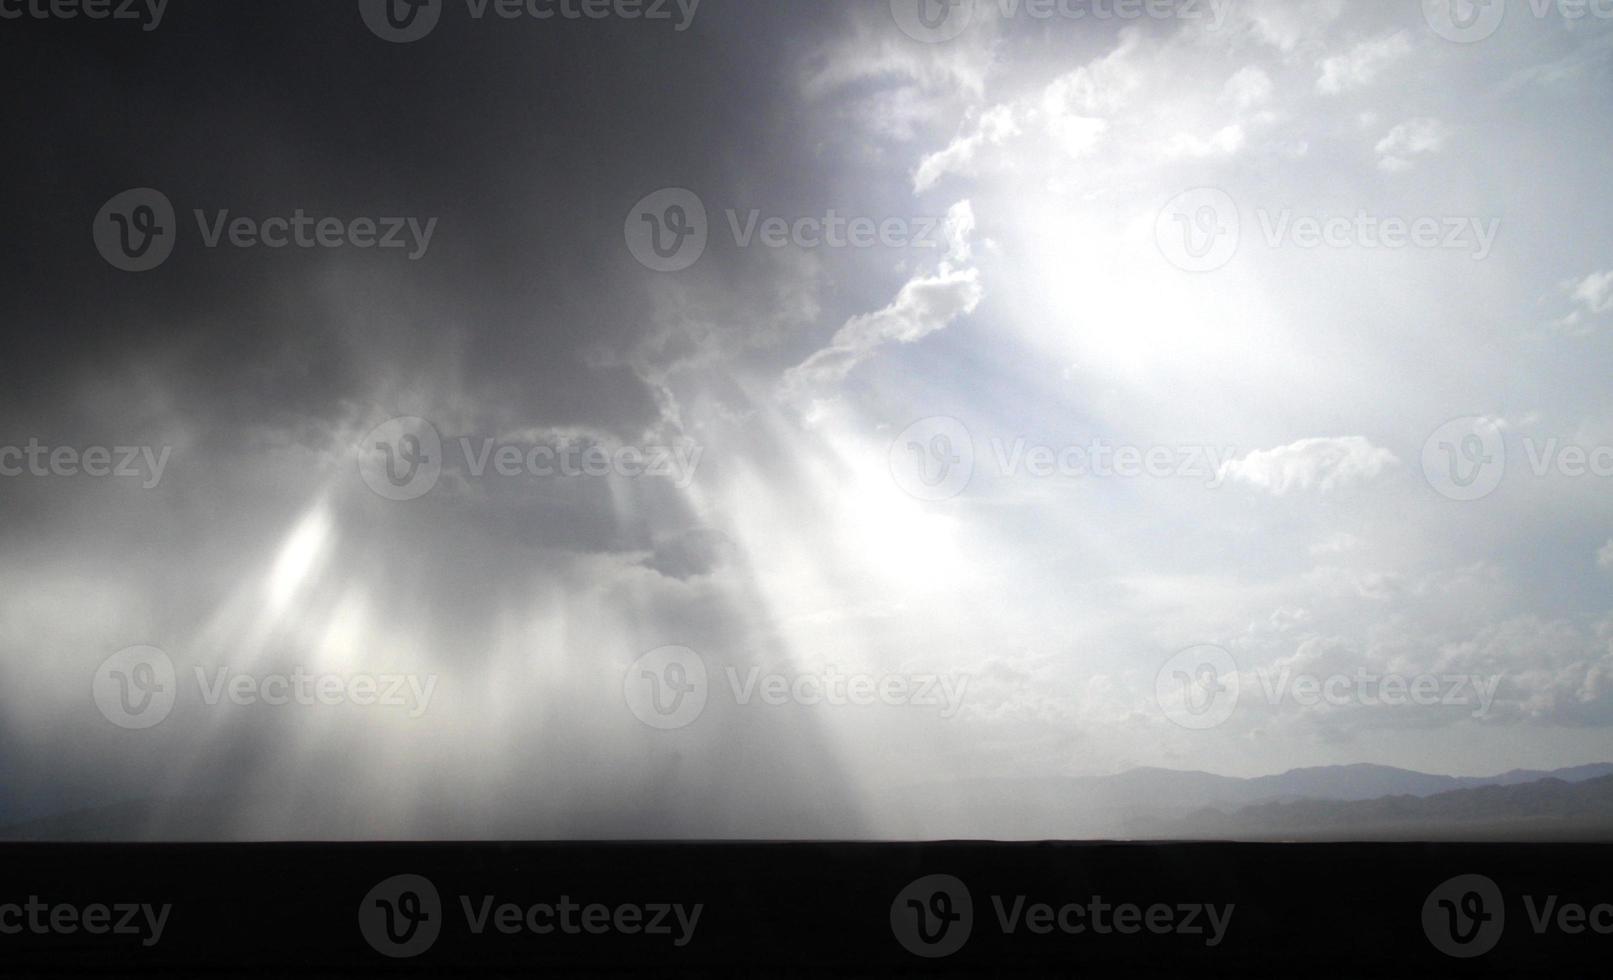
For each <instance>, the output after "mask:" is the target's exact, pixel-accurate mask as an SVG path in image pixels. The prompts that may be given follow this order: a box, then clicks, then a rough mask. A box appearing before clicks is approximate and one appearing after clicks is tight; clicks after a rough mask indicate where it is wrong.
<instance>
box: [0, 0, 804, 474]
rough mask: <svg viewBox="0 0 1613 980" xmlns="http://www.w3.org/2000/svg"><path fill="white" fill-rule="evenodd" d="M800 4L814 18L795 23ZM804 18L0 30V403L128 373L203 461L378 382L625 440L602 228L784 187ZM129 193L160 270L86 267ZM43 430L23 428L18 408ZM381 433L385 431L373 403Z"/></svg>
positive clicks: (633, 392)
mask: <svg viewBox="0 0 1613 980" xmlns="http://www.w3.org/2000/svg"><path fill="white" fill-rule="evenodd" d="M808 8H811V9H808ZM822 19H823V18H822V16H821V12H820V11H818V10H817V8H816V6H815V5H806V4H800V5H796V4H754V3H745V2H736V0H728V2H724V0H707V2H705V3H704V4H702V5H701V7H700V8H699V12H698V16H697V18H696V19H695V20H694V21H693V23H692V25H691V26H690V28H689V29H688V30H685V31H683V32H676V31H675V29H674V25H673V24H671V23H668V22H647V21H627V20H605V21H568V20H555V21H535V20H530V19H521V20H514V21H504V20H499V19H497V18H493V17H488V18H486V19H483V20H474V19H472V18H470V17H469V16H467V15H466V14H465V11H464V9H462V5H460V4H450V5H449V9H448V10H447V12H446V13H445V14H444V17H443V19H442V21H441V23H440V25H439V26H438V28H437V29H436V30H435V31H434V32H433V33H432V35H431V36H429V37H428V38H426V39H424V40H422V41H420V42H418V43H414V44H406V45H395V44H390V43H386V42H384V41H382V40H380V39H378V38H377V37H376V36H374V35H373V34H371V33H370V32H369V31H368V30H367V29H366V28H365V27H364V25H363V23H362V22H361V19H360V17H359V14H358V11H357V9H356V7H355V5H354V4H353V3H349V2H323V0H303V2H293V3H256V2H243V0H232V2H189V3H187V2H175V3H173V4H172V5H171V6H170V8H169V10H168V11H167V13H166V17H165V19H164V21H163V23H162V25H161V27H160V29H158V30H155V31H152V32H149V33H140V32H138V31H137V30H134V29H133V28H130V27H129V25H121V24H118V23H115V22H93V23H92V22H88V21H83V20H78V21H66V22H63V21H48V20H47V21H31V20H30V21H18V22H7V23H6V24H5V25H4V30H3V31H0V51H3V55H0V65H3V66H4V67H3V68H0V77H4V79H5V81H6V87H7V91H8V92H9V93H10V95H9V96H8V99H7V101H8V103H9V105H8V111H7V115H6V123H5V128H6V130H7V143H8V144H9V145H10V146H12V147H13V148H14V150H13V152H12V153H11V154H9V159H8V163H7V180H6V181H5V182H4V185H3V187H0V194H3V195H4V196H5V197H6V206H5V211H6V213H7V214H8V215H11V216H12V217H11V218H10V219H9V220H10V221H11V223H12V225H11V228H10V230H9V233H8V234H7V235H6V236H5V241H4V244H3V245H0V250H3V251H0V262H3V263H4V265H5V267H6V268H7V270H8V278H11V277H15V281H17V282H22V283H27V284H28V287H29V288H27V289H11V290H6V291H5V294H4V295H3V296H0V304H3V305H0V319H3V320H4V322H5V323H6V324H7V325H8V328H9V331H10V333H11V351H12V355H13V359H14V363H16V364H18V365H19V366H20V367H21V370H19V371H17V372H16V374H15V376H14V377H13V378H12V379H10V380H11V383H10V384H8V386H7V390H6V395H5V396H4V400H5V403H6V404H5V407H6V408H7V409H8V414H9V415H10V416H11V417H12V418H13V419H17V418H19V417H21V418H31V419H32V420H33V421H32V422H31V424H32V425H33V426H34V427H36V428H37V427H38V426H40V425H48V424H50V423H51V422H57V423H58V424H60V423H64V422H66V421H67V419H66V418H64V416H63V413H64V412H70V411H72V409H71V407H70V406H65V405H63V403H62V399H61V398H60V392H61V386H62V385H63V384H64V383H66V382H67V381H69V380H70V379H81V378H83V377H84V376H86V375H93V374H97V373H99V374H111V375H117V374H118V373H120V372H129V371H130V370H131V369H132V367H133V366H134V365H146V366H149V367H150V369H151V370H154V371H155V372H156V374H157V378H158V382H159V383H160V384H162V385H163V386H164V387H165V390H166V392H167V393H168V395H169V396H170V397H171V398H172V399H173V400H174V402H175V407H176V408H177V409H178V410H179V411H180V412H182V413H185V414H188V415H191V416H192V417H195V418H198V419H203V420H205V422H206V428H207V430H208V436H207V438H208V440H209V441H212V442H215V443H220V444H228V443H229V442H230V441H231V440H232V439H233V438H234V436H235V434H236V433H238V432H239V431H240V430H242V429H250V428H253V427H257V426H269V427H271V428H276V429H288V430H293V431H295V430H296V429H298V428H299V427H301V426H306V425H308V424H309V423H310V422H311V421H317V420H321V419H325V420H329V419H334V418H339V417H341V416H342V415H343V414H344V413H345V412H347V411H348V410H349V409H348V403H349V402H351V401H362V400H363V399H366V398H368V397H371V396H372V395H373V394H374V392H375V390H376V389H377V388H378V387H379V383H380V382H382V381H383V380H385V379H389V378H409V379H419V380H421V381H423V382H424V383H427V384H431V383H435V384H437V385H440V386H444V387H452V388H454V389H455V390H457V391H460V392H462V393H464V394H466V395H468V396H469V397H470V398H471V399H472V400H474V401H475V402H477V403H478V404H480V405H482V406H484V407H485V408H486V410H487V416H488V418H489V421H490V422H492V423H494V424H497V423H505V424H507V423H510V422H515V421H519V422H522V423H525V424H529V425H574V424H584V425H592V426H598V427H603V428H606V429H610V430H616V431H619V432H631V431H633V430H636V429H638V428H639V427H642V426H643V425H645V424H646V423H648V422H650V421H652V420H653V419H654V418H655V415H656V409H655V405H654V401H653V399H652V397H651V394H650V392H649V391H647V390H646V388H645V387H644V385H643V384H641V383H640V382H639V380H638V379H636V378H634V377H633V376H632V374H631V372H630V371H629V370H628V369H627V368H625V367H622V366H619V364H618V365H614V366H613V365H611V364H610V358H609V357H608V355H609V354H610V352H613V351H620V350H624V349H626V348H628V347H630V346H631V345H632V344H633V342H634V341H635V340H636V339H638V338H639V337H641V336H642V335H643V333H644V332H645V330H646V321H647V315H648V309H647V298H646V293H645V288H644V287H645V285H646V282H647V280H648V279H650V278H651V277H652V274H650V273H649V272H647V271H646V270H644V269H643V268H641V267H639V266H638V265H636V264H635V263H633V262H632V260H631V258H630V257H629V256H628V255H627V253H626V251H625V249H624V248H623V243H622V238H621V228H622V223H623V220H624V218H625V216H626V214H627V211H628V209H629V208H630V207H631V206H632V204H633V202H635V201H637V200H638V199H639V198H640V197H642V196H643V195H644V194H647V193H649V192H650V191H653V190H656V189H659V188H661V187H664V186H673V185H682V186H694V187H701V188H702V189H704V190H705V191H707V192H708V193H710V192H713V191H716V192H719V193H720V191H721V189H722V188H727V187H731V186H734V185H735V184H737V183H754V177H753V175H755V174H763V175H770V176H765V177H764V178H763V179H766V180H779V179H783V180H789V179H791V175H790V174H789V173H788V171H783V172H782V173H781V170H780V168H779V167H778V166H777V161H775V160H772V159H769V157H770V155H772V154H776V153H778V152H779V150H777V149H772V150H769V149H764V148H766V147H775V148H777V147H785V146H788V145H789V144H790V140H789V139H788V136H789V133H790V129H791V122H790V120H789V118H787V115H785V114H782V113H776V112H775V108H776V106H777V105H778V104H780V103H785V102H787V101H788V93H786V92H782V91H781V90H780V88H779V87H780V86H784V85H789V84H790V83H791V80H790V78H789V75H788V73H784V72H779V71H776V70H765V69H767V68H768V66H773V65H777V64H778V63H779V62H781V61H782V60H784V55H783V46H784V45H785V44H786V42H787V40H788V39H789V38H791V37H792V36H794V37H799V36H801V34H802V33H803V32H806V31H810V30H811V29H813V28H814V27H816V26H817V25H818V23H819V22H821V20H822ZM141 186H149V187H153V188H156V189H158V190H161V191H163V192H164V193H166V194H167V195H168V197H169V198H170V199H171V200H172V201H173V204H174V207H175V209H176V212H177V214H178V223H179V226H180V229H181V233H180V240H179V243H178V245H177V247H176V249H175V252H174V255H173V257H172V258H171V259H170V260H169V261H168V262H167V263H166V264H165V265H164V266H163V267H161V268H160V269H158V270H155V271H153V272H150V273H145V274H140V275H131V274H124V273H121V272H118V271H116V270H114V269H112V268H111V267H110V266H108V265H107V264H106V263H104V262H103V261H102V260H101V259H100V257H99V256H98V255H97V253H96V252H95V250H94V248H93V247H92V243H91V241H90V236H89V227H90V222H91V219H92V218H93V217H94V215H95V214H96V212H97V210H98V209H99V208H100V207H101V205H102V204H103V203H104V202H105V201H106V200H107V199H108V198H110V197H111V196H112V195H114V194H116V193H118V192H120V191H123V190H125V189H128V188H131V187H141ZM196 209H203V210H205V211H207V212H208V214H209V217H210V218H211V217H212V216H213V215H214V214H215V213H216V212H217V211H219V210H222V209H228V210H229V212H230V215H231V217H236V216H248V217H255V218H258V219H260V220H261V219H263V218H267V217H271V216H288V217H289V216H291V215H292V214H293V213H294V212H295V211H296V210H298V209H301V210H303V211H304V212H305V213H307V214H308V215H310V216H314V217H323V216H337V217H342V218H344V219H351V218H356V217H365V216H368V217H381V216H392V215H397V216H408V217H413V218H416V219H418V221H419V222H420V223H421V224H422V225H423V224H424V223H425V222H426V221H428V220H429V219H431V218H435V219H437V225H436V228H435V233H434V236H433V238H432V239H431V242H430V248H429V251H427V253H426V254H425V255H424V256H423V257H422V258H420V259H419V260H418V261H410V260H409V259H408V257H407V254H406V253H405V252H399V251H385V250H379V249H378V250H372V251H358V250H355V249H353V248H350V247H349V248H344V249H341V250H336V251H327V250H322V249H310V250H300V249H284V250H269V249H266V248H263V247H259V248H255V249H250V250H246V249H236V248H229V247H219V248H216V249H208V248H205V247H203V240H202V239H203V236H202V234H201V233H200V231H199V230H198V228H197V223H196V220H195V218H194V217H193V215H192V212H193V211H194V210H196ZM46 405H48V406H50V408H49V410H48V411H46V410H44V409H43V408H42V406H46ZM382 407H383V408H385V406H382Z"/></svg>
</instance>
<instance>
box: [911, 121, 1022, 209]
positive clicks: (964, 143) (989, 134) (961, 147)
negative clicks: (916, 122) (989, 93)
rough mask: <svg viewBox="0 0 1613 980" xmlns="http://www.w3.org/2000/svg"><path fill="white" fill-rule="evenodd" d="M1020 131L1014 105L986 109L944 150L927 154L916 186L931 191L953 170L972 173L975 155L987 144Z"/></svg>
mask: <svg viewBox="0 0 1613 980" xmlns="http://www.w3.org/2000/svg"><path fill="white" fill-rule="evenodd" d="M1018 134H1019V126H1018V124H1017V123H1016V122H1015V121H1014V110H1013V109H1012V107H1010V106H996V107H994V108H992V109H989V110H987V111H986V112H984V113H982V114H981V116H980V118H979V120H977V121H976V123H975V125H974V127H973V129H972V130H971V131H970V132H969V133H968V134H967V135H964V136H959V137H958V138H957V139H955V140H953V141H952V143H951V144H950V145H949V146H947V148H946V149H944V150H938V151H936V152H935V153H932V154H930V155H929V156H927V157H925V158H924V160H923V161H922V162H921V163H920V164H919V167H918V170H917V171H916V172H915V173H914V174H913V190H914V191H916V192H922V191H927V190H929V189H930V188H932V187H934V186H935V185H936V184H937V183H938V182H940V180H941V178H942V177H944V176H946V175H947V174H949V173H953V174H962V175H965V176H969V175H972V174H973V173H974V168H975V158H976V156H977V155H978V154H979V152H980V149H981V147H983V146H987V145H990V146H1001V145H1002V144H1003V143H1004V142H1005V141H1007V140H1008V139H1009V137H1012V136H1017V135H1018Z"/></svg>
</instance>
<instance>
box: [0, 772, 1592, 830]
mask: <svg viewBox="0 0 1613 980" xmlns="http://www.w3.org/2000/svg"><path fill="white" fill-rule="evenodd" d="M893 792H894V793H895V794H896V795H894V796H892V797H888V798H885V799H882V800H878V801H874V802H875V803H876V804H878V806H879V808H880V809H882V810H883V811H884V812H886V813H887V814H893V815H894V814H906V815H907V816H906V824H905V825H898V828H897V829H894V830H892V831H888V832H887V833H886V836H889V837H891V838H893V839H898V838H899V839H930V840H943V839H954V840H963V839H997V840H1251V841H1263V840H1613V764H1600V765H1591V766H1577V767H1575V768H1572V769H1559V770H1555V771H1552V772H1544V771H1535V770H1514V771H1512V772H1507V773H1502V774H1501V775H1499V776H1490V777H1458V776H1436V775H1430V774H1428V773H1421V772H1412V771H1410V770H1406V769H1394V768H1391V767H1388V766H1374V765H1354V766H1323V767H1318V768H1310V769H1294V770H1291V771H1289V772H1285V773H1281V774H1279V775H1275V776H1259V777H1256V778H1253V779H1240V778H1236V777H1232V776H1217V775H1213V774H1211V773H1206V772H1178V771H1175V770H1170V769H1132V770H1129V771H1127V772H1122V773H1118V774H1116V775H1113V776H1090V777H1079V778H1070V779H974V780H963V781H960V782H954V783H932V784H927V785H924V786H920V787H908V788H906V789H902V790H896V791H893ZM272 805H273V804H272V802H271V801H253V800H251V799H247V798H207V797H199V798H194V799H185V800H170V801H131V802H125V803H118V804H113V805H109V806H104V807H98V808H94V809H85V810H76V811H73V812H69V813H60V814H57V815H54V816H50V817H45V818H43V819H36V820H31V821H28V822H26V823H11V824H9V825H4V826H0V841H3V840H36V841H37V840H57V841H117V840H124V841H142V840H181V841H216V840H230V839H231V828H232V827H238V826H240V824H239V822H238V820H237V819H236V818H237V817H239V815H240V814H241V813H251V812H253V811H254V810H255V809H256V808H257V807H259V806H263V807H270V806H272ZM512 816H513V815H512ZM608 816H613V817H614V818H616V819H618V821H619V822H620V821H622V820H627V819H628V818H631V817H634V816H635V815H632V814H625V815H624V814H613V815H608ZM362 817H363V814H362V813H356V814H355V813H349V814H347V815H346V818H345V819H342V818H332V817H330V816H321V815H320V814H317V813H312V812H310V813H305V814H302V815H301V820H300V823H299V824H298V825H297V826H294V827H287V828H285V829H284V830H283V831H282V832H281V834H280V835H279V836H280V839H298V840H353V839H362V838H363V837H364V836H366V835H365V832H364V826H365V823H364V821H363V819H362ZM637 817H639V818H641V819H640V822H639V824H638V826H641V827H644V828H653V827H654V826H655V825H656V822H655V819H654V816H653V814H640V815H637ZM897 819H900V818H899V817H898V818H897ZM622 825H623V826H627V825H629V824H622ZM423 826H428V827H436V828H437V830H436V831H434V832H433V831H428V832H427V834H428V836H435V837H448V838H461V837H463V838H476V839H488V838H489V836H490V834H489V832H474V830H473V831H472V832H469V833H467V826H466V824H465V822H464V820H463V818H462V815H461V817H458V818H455V817H453V816H452V815H451V814H450V815H447V816H446V817H445V818H444V819H442V820H441V821H439V822H437V823H429V822H428V823H426V824H424V825H423ZM606 826H609V824H608V823H605V822H599V821H594V822H582V823H572V824H568V825H566V826H565V827H563V828H561V829H560V830H559V831H558V832H557V831H556V829H555V828H554V827H553V826H549V827H539V826H531V827H524V826H523V825H522V822H521V821H520V820H519V818H518V817H516V818H513V819H511V820H510V821H507V822H506V823H504V824H502V825H500V826H499V827H498V828H496V829H493V828H490V829H489V830H490V832H491V836H492V837H494V838H504V837H510V838H519V837H523V836H525V837H532V838H536V839H545V838H553V837H557V836H558V837H561V838H566V837H572V836H575V835H577V834H578V833H590V832H591V833H595V834H603V836H608V837H617V838H619V837H621V836H622V834H621V833H620V832H619V831H618V832H617V833H608V832H602V831H601V829H600V828H602V827H606ZM585 827H592V828H593V830H592V831H587V830H583V829H582V828H585ZM653 832H654V831H653V829H652V830H651V831H650V833H651V834H652V835H653ZM864 834H865V832H864V831H860V830H858V829H857V828H856V827H854V826H851V825H848V827H847V828H846V830H845V831H844V832H841V831H839V830H838V829H836V830H832V831H830V832H829V836H844V837H848V838H856V837H860V836H864ZM633 836H643V834H639V833H634V834H633Z"/></svg>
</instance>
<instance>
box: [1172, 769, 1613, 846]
mask: <svg viewBox="0 0 1613 980" xmlns="http://www.w3.org/2000/svg"><path fill="white" fill-rule="evenodd" d="M1158 830H1159V834H1158V836H1160V837H1169V838H1199V839H1214V840H1225V839H1228V838H1235V839H1239V840H1445V841H1451V840H1469V841H1471V840H1498V841H1499V840H1520V839H1527V840H1579V841H1585V840H1613V776H1601V777H1598V778H1594V779H1587V780H1583V781H1579V782H1569V781H1567V780H1564V779H1542V780H1538V781H1536V782H1532V783H1521V784H1520V783H1512V784H1506V785H1491V786H1484V787H1480V788H1478V789H1459V790H1452V791H1451V792H1448V793H1436V794H1434V795H1433V796H1412V795H1402V796H1384V797H1379V798H1377V799H1372V800H1353V801H1340V800H1300V801H1298V802H1292V803H1263V804H1259V805H1257V806H1250V807H1243V808H1241V809H1238V810H1235V811H1233V812H1231V813H1225V812H1222V811H1220V810H1201V811H1199V812H1197V813H1194V814H1190V815H1189V816H1188V817H1186V818H1183V819H1180V820H1177V821H1175V822H1174V823H1170V824H1164V825H1161V826H1159V827H1158Z"/></svg>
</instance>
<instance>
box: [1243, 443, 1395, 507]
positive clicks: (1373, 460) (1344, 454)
mask: <svg viewBox="0 0 1613 980" xmlns="http://www.w3.org/2000/svg"><path fill="white" fill-rule="evenodd" d="M1399 462H1400V460H1399V459H1398V458H1397V457H1396V456H1395V454H1394V453H1392V452H1390V451H1389V450H1387V449H1381V448H1379V447H1377V446H1374V445H1373V444H1372V443H1370V442H1368V441H1367V440H1366V439H1365V438H1362V437H1361V436H1346V437H1344V438H1340V439H1301V440H1300V441H1299V442H1296V443H1293V444H1292V445H1288V446H1279V447H1278V448H1276V449H1264V450H1259V451H1256V452H1252V453H1250V454H1249V455H1248V456H1245V457H1244V458H1243V459H1240V460H1233V461H1231V462H1229V463H1226V464H1224V465H1222V467H1221V478H1222V479H1223V480H1228V481H1238V482H1241V483H1246V484H1248V485H1250V486H1252V487H1256V488H1257V489H1260V490H1264V491H1266V492H1267V493H1271V494H1275V495H1277V496H1282V495H1284V494H1287V493H1288V492H1290V491H1292V490H1299V491H1308V490H1319V491H1322V492H1327V491H1330V490H1337V489H1339V488H1341V487H1345V486H1349V485H1352V484H1356V483H1365V482H1367V481H1369V480H1372V479H1375V478H1376V477H1377V476H1378V475H1379V474H1380V473H1382V472H1383V471H1384V470H1386V469H1388V468H1389V467H1391V466H1394V465H1396V464H1398V463H1399Z"/></svg>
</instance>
